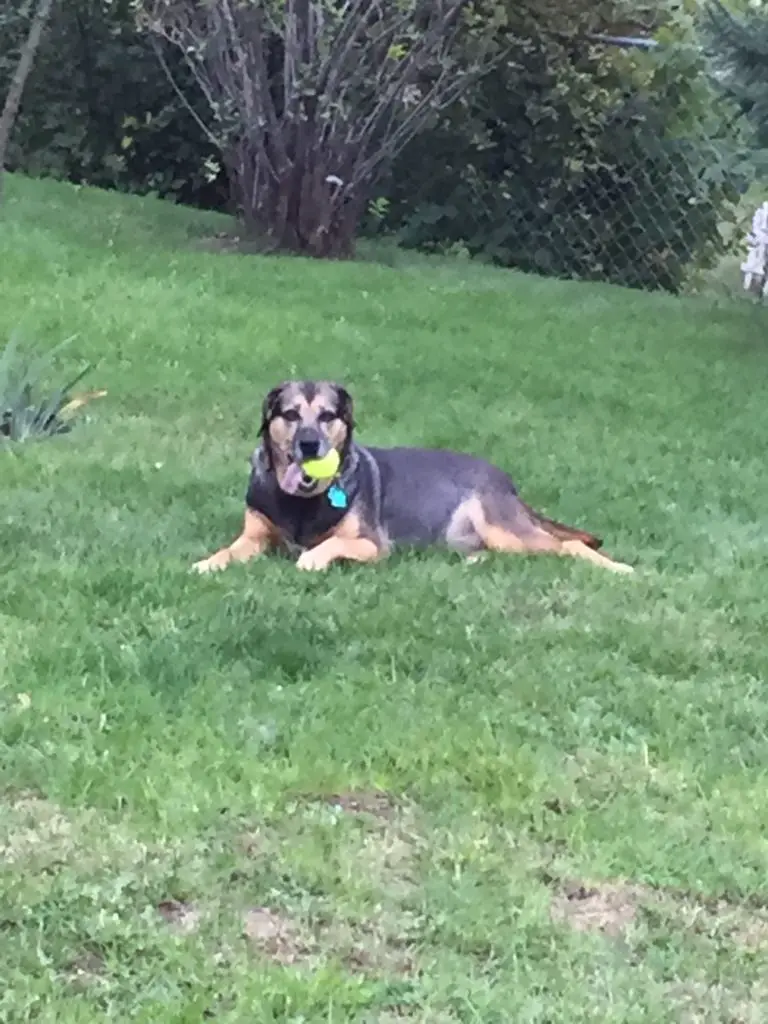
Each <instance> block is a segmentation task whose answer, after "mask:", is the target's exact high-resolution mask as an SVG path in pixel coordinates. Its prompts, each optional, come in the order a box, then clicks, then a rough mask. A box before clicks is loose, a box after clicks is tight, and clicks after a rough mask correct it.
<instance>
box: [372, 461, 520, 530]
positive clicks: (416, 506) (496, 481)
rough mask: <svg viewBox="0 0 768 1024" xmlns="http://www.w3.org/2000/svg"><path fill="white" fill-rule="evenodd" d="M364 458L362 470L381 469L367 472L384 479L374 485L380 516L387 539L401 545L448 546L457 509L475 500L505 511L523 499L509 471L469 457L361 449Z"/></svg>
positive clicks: (377, 480) (374, 480)
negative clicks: (517, 497) (369, 463)
mask: <svg viewBox="0 0 768 1024" xmlns="http://www.w3.org/2000/svg"><path fill="white" fill-rule="evenodd" d="M360 455H361V459H360V462H361V468H362V467H364V466H365V463H366V462H368V461H369V460H370V461H371V462H372V463H373V465H375V470H374V468H373V466H372V465H369V466H368V467H367V469H368V473H370V474H371V475H372V476H373V477H377V478H378V479H372V480H371V485H372V487H371V489H372V492H373V495H374V496H375V499H378V501H377V504H378V509H377V510H376V512H377V515H378V518H379V520H380V523H381V526H382V528H383V530H384V532H385V533H386V535H387V537H388V538H389V540H390V541H391V542H394V543H396V544H397V543H403V544H419V545H421V544H434V543H438V542H441V541H446V540H447V539H448V538H449V532H450V530H451V526H452V524H453V523H454V522H455V518H456V513H457V510H458V509H460V508H462V507H463V506H466V505H467V503H468V502H469V501H471V500H472V499H480V498H482V500H483V501H484V502H489V503H491V504H493V505H501V506H503V505H505V504H506V503H507V502H509V501H510V499H514V498H515V496H516V494H517V491H516V489H515V485H514V483H513V482H512V480H511V479H510V477H509V476H508V475H507V474H506V473H505V472H504V471H503V470H501V469H499V468H498V467H497V466H494V465H493V464H492V463H490V462H486V461H485V460H484V459H480V458H477V457H476V456H474V455H467V454H465V453H463V452H454V451H448V450H444V449H433V448H407V447H401V448H368V447H365V448H362V447H361V448H360ZM375 499H374V500H375ZM499 511H500V512H501V509H500V510H499ZM462 546H466V545H462ZM469 546H470V547H476V546H478V545H477V544H474V543H473V544H471V545H469Z"/></svg>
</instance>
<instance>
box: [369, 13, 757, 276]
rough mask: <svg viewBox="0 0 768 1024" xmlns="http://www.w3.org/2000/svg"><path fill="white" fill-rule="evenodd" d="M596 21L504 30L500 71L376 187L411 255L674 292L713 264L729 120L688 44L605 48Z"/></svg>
mask: <svg viewBox="0 0 768 1024" xmlns="http://www.w3.org/2000/svg"><path fill="white" fill-rule="evenodd" d="M549 13H551V12H549ZM657 13H658V12H657ZM593 14H594V5H592V4H590V3H585V4H584V6H583V9H582V10H581V11H579V9H578V6H577V5H569V8H568V13H567V18H568V19H569V21H568V23H567V24H565V25H561V31H551V29H550V27H549V23H547V24H546V25H545V24H544V23H543V22H542V17H541V11H540V9H539V4H538V3H535V2H532V3H529V4H528V5H524V9H523V10H522V12H521V11H520V10H518V12H517V14H515V16H514V17H513V18H512V19H511V20H509V21H507V22H506V24H505V25H504V26H503V29H502V30H500V33H499V47H500V48H502V47H503V48H505V50H506V54H507V56H506V59H505V60H503V61H501V62H500V63H499V65H498V66H497V67H496V69H495V70H494V71H493V73H492V74H491V75H489V76H488V77H487V78H486V79H485V80H484V82H483V83H482V84H481V86H480V88H479V89H478V90H477V91H476V92H475V94H474V95H473V96H472V97H471V101H469V102H467V103H465V104H464V105H463V106H458V105H457V107H455V108H454V109H453V110H452V111H451V112H450V113H449V115H448V116H446V117H444V118H443V119H442V120H441V122H440V123H438V124H437V125H435V127H434V128H433V129H432V130H431V131H430V132H427V133H425V134H424V135H423V136H422V137H421V138H419V139H417V140H415V141H414V143H413V144H412V145H411V146H410V147H409V149H408V151H407V152H406V153H404V154H403V157H402V159H401V160H400V161H399V162H398V164H397V165H396V166H395V168H394V169H393V173H392V176H391V178H390V182H389V185H388V188H384V189H382V188H380V189H379V191H380V192H383V193H384V194H385V195H386V196H387V197H388V198H389V200H390V206H389V212H388V217H387V220H386V226H387V227H388V228H389V229H390V230H394V231H396V232H397V237H398V238H399V240H400V241H401V243H402V244H403V245H405V246H408V247H414V248H420V249H444V248H445V247H447V246H450V245H455V244H457V243H461V244H463V245H465V246H466V248H467V249H468V250H469V251H470V252H471V253H472V254H473V255H475V256H477V257H481V258H484V259H487V260H490V261H493V262H495V263H498V264H501V265H503V266H508V267H515V268H519V269H521V270H525V271H535V272H539V273H544V274H552V275H557V276H564V277H577V278H588V279H598V280H608V281H612V282H615V283H619V284H624V285H630V286H636V287H650V288H658V287H661V288H666V289H669V290H671V291H677V290H678V289H679V288H680V287H681V286H682V284H683V283H684V281H685V279H686V276H687V275H688V273H689V272H690V271H691V269H692V268H694V267H695V268H699V267H702V266H705V265H708V264H710V263H711V262H712V261H714V259H715V258H716V256H717V254H718V251H719V248H720V233H719V225H720V223H721V220H722V219H723V218H724V217H727V216H728V213H729V210H730V208H731V204H732V203H733V202H735V200H736V199H737V196H738V190H739V188H740V187H741V186H742V183H743V175H742V173H741V172H742V170H743V162H742V154H741V150H740V148H739V140H738V137H737V135H736V134H735V132H734V128H733V120H734V116H735V115H734V113H733V112H732V111H731V110H730V108H728V107H727V106H725V104H724V100H723V99H722V98H718V97H717V96H716V93H715V91H714V89H713V87H712V85H711V84H710V82H709V80H708V79H707V77H706V73H705V65H704V60H703V58H702V56H701V54H700V52H699V50H698V48H697V47H696V46H695V45H694V44H693V42H690V43H689V42H686V41H685V40H676V39H675V32H673V31H672V30H671V29H670V28H668V29H667V30H666V32H662V33H661V35H662V38H665V41H666V43H667V45H665V46H663V47H660V48H659V50H658V51H657V52H655V53H643V52H640V51H623V50H621V49H617V48H615V47H608V46H606V45H605V44H604V43H601V42H598V41H595V40H593V39H592V38H591V37H590V32H591V30H592V29H593V28H594V24H593V21H592V19H593ZM563 16H564V17H565V16H566V15H563ZM677 34H678V35H679V34H680V33H677Z"/></svg>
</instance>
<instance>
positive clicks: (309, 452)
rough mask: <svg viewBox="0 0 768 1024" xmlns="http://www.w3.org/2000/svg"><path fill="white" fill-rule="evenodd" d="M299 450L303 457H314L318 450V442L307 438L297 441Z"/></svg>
mask: <svg viewBox="0 0 768 1024" xmlns="http://www.w3.org/2000/svg"><path fill="white" fill-rule="evenodd" d="M299 451H300V452H301V457H302V458H303V459H316V458H317V455H318V452H319V451H320V442H319V441H318V440H316V439H314V440H311V439H309V438H307V439H304V440H301V441H299Z"/></svg>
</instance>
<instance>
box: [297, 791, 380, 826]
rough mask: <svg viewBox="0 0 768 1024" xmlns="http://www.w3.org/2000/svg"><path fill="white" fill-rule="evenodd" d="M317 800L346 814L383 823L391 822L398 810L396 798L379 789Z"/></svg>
mask: <svg viewBox="0 0 768 1024" xmlns="http://www.w3.org/2000/svg"><path fill="white" fill-rule="evenodd" d="M315 799H317V800H319V801H322V803H324V804H327V805H328V806H330V807H335V808H338V809H339V810H340V811H344V812H345V813H346V814H359V815H365V816H367V817H371V818H377V819H379V820H382V821H391V820H392V818H394V816H395V814H396V813H397V810H398V804H397V801H396V800H395V798H394V797H393V796H391V795H390V794H389V793H385V792H382V791H381V790H377V789H373V790H364V789H363V790H351V791H350V792H347V793H330V794H328V795H327V796H322V797H319V798H315Z"/></svg>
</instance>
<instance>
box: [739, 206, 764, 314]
mask: <svg viewBox="0 0 768 1024" xmlns="http://www.w3.org/2000/svg"><path fill="white" fill-rule="evenodd" d="M747 246H748V248H749V251H748V253H747V258H746V259H745V260H744V262H743V263H742V264H741V272H742V274H743V275H744V291H747V292H751V291H759V292H760V295H762V297H763V298H764V299H766V298H768V203H763V205H762V206H759V207H758V208H757V210H755V215H754V217H753V218H752V230H751V232H750V233H749V234H748V235H747Z"/></svg>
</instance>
